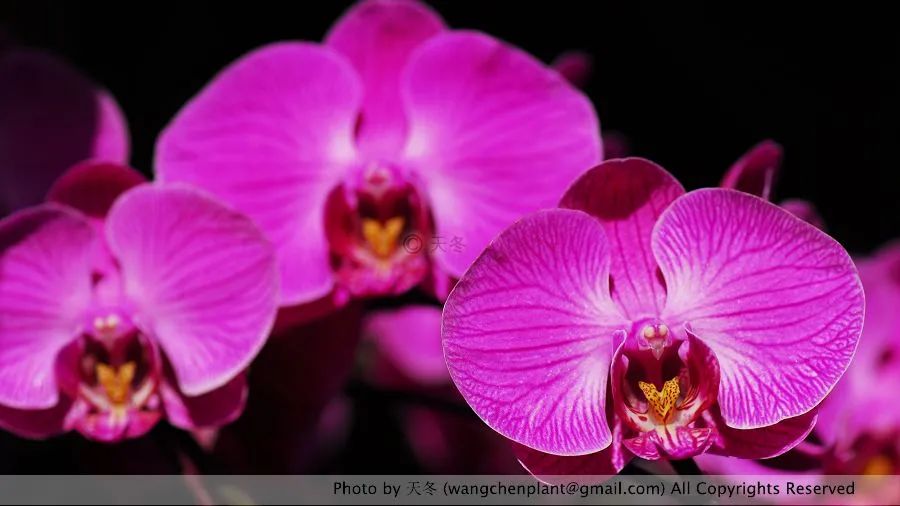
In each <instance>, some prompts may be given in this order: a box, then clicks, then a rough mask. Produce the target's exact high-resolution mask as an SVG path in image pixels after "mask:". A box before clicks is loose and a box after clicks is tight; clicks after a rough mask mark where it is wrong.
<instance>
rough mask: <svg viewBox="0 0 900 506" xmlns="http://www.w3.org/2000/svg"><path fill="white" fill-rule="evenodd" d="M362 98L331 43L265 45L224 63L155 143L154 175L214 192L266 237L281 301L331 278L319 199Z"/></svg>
mask: <svg viewBox="0 0 900 506" xmlns="http://www.w3.org/2000/svg"><path fill="white" fill-rule="evenodd" d="M361 101H362V90H361V87H360V83H359V78H358V77H357V76H356V73H355V72H354V70H353V68H351V66H350V64H348V63H347V62H346V61H345V59H344V58H343V57H341V56H340V55H339V54H337V53H336V52H335V51H334V50H333V49H330V48H326V47H321V46H319V45H316V44H307V43H279V44H272V45H269V46H266V47H263V48H261V49H258V50H256V51H254V52H252V53H250V54H248V55H247V56H244V57H243V58H241V59H240V60H238V61H237V62H235V63H233V64H232V65H231V66H229V67H228V68H226V69H225V70H223V71H222V72H221V73H220V74H219V75H218V76H217V77H216V78H215V79H214V80H213V81H212V83H210V84H209V85H208V86H207V87H206V88H205V89H204V90H203V91H201V92H200V94H199V95H198V96H197V97H195V98H194V99H193V100H191V102H189V103H188V105H187V106H185V108H184V109H182V111H181V112H180V113H179V114H178V116H176V118H175V119H174V120H173V121H172V123H171V124H170V125H169V126H168V127H167V128H166V130H165V131H164V132H163V134H162V135H161V137H160V139H159V141H158V143H157V147H156V167H157V175H158V177H159V179H160V180H161V181H163V182H172V181H181V182H186V183H191V184H193V185H196V186H199V187H201V188H203V189H205V190H207V191H209V192H211V193H213V194H214V195H216V196H217V197H219V198H221V199H222V200H223V201H224V202H225V203H227V204H229V205H231V206H234V207H236V208H237V209H238V210H239V211H241V212H243V213H245V214H247V215H248V216H250V218H252V219H253V220H254V221H255V222H256V224H257V225H259V227H260V228H262V230H263V232H265V234H266V236H267V237H268V238H269V239H270V240H271V241H272V242H273V243H274V244H275V246H276V248H277V249H278V258H279V267H280V269H281V278H282V286H281V293H282V295H281V297H282V300H281V303H282V305H291V304H297V303H301V302H308V301H311V300H313V299H316V298H319V297H322V296H324V295H325V294H327V293H328V292H329V291H330V290H331V288H332V286H333V276H332V272H331V267H330V265H329V259H328V244H327V242H326V240H325V229H324V220H325V218H324V208H325V200H326V197H327V196H328V193H329V191H331V189H332V188H333V187H334V186H336V185H337V184H338V182H339V181H341V178H342V177H343V176H344V175H345V174H346V171H347V170H348V168H349V166H350V164H351V163H352V162H353V161H354V160H355V158H356V148H355V145H354V138H353V135H354V133H353V129H354V125H355V122H356V118H357V114H358V112H359V107H360V104H361Z"/></svg>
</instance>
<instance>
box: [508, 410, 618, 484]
mask: <svg viewBox="0 0 900 506" xmlns="http://www.w3.org/2000/svg"><path fill="white" fill-rule="evenodd" d="M612 434H613V441H612V443H611V444H610V445H609V446H608V447H607V448H606V449H605V450H601V451H599V452H597V453H590V454H587V455H578V456H559V455H551V454H549V453H543V452H539V451H537V450H533V449H531V448H529V447H527V446H523V445H520V444H515V443H513V452H515V454H516V457H517V458H518V459H519V463H520V464H522V467H524V468H525V470H526V471H528V472H529V473H530V474H531V475H533V476H535V477H537V478H538V479H540V480H542V481H544V482H547V481H550V480H552V478H551V477H553V476H557V477H563V476H614V475H617V474H619V472H620V471H621V470H622V469H624V468H625V465H626V464H627V463H628V462H629V461H630V460H631V459H632V455H631V453H630V452H629V451H627V450H626V449H625V447H623V446H622V430H621V425H620V424H619V423H615V424H614V426H613V432H612Z"/></svg>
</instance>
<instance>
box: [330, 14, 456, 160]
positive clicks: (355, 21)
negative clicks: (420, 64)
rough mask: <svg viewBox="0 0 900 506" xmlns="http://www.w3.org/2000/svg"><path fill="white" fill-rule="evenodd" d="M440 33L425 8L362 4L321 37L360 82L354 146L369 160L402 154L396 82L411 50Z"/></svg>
mask: <svg viewBox="0 0 900 506" xmlns="http://www.w3.org/2000/svg"><path fill="white" fill-rule="evenodd" d="M444 29H445V27H444V22H443V21H442V20H441V18H440V16H438V14H437V13H435V12H434V11H432V10H431V9H430V8H428V6H426V5H425V4H422V3H419V2H415V1H405V0H400V1H398V0H368V1H363V2H359V3H358V4H356V5H354V6H353V7H351V8H350V10H348V11H347V13H346V14H344V15H343V17H341V19H339V20H338V21H337V22H336V23H335V25H334V26H333V27H332V28H331V31H330V32H328V36H327V37H325V44H326V45H328V46H330V47H332V48H334V49H336V50H337V51H338V52H340V53H341V54H343V55H344V56H345V57H346V58H347V59H348V60H349V61H350V63H351V64H352V65H353V68H355V69H356V72H357V73H358V74H359V76H360V78H361V79H362V83H363V86H364V87H365V96H364V100H363V104H362V118H361V121H360V124H359V127H358V130H357V136H358V137H357V142H358V143H359V146H360V149H361V150H362V151H363V152H365V153H366V154H367V155H369V156H370V157H378V156H392V155H395V154H397V153H399V152H400V151H401V150H402V149H403V143H404V142H405V141H406V134H407V124H406V115H405V114H404V111H403V105H402V102H401V98H400V76H401V74H402V73H403V69H404V68H406V64H407V62H408V61H409V57H410V55H411V54H412V52H413V50H415V49H416V48H417V47H419V46H420V45H421V44H422V43H423V42H425V41H426V40H427V39H429V38H430V37H432V36H434V35H436V34H438V33H440V32H442V31H443V30H444Z"/></svg>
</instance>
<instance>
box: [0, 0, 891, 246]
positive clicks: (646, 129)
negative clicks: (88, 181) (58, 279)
mask: <svg viewBox="0 0 900 506" xmlns="http://www.w3.org/2000/svg"><path fill="white" fill-rule="evenodd" d="M349 4H350V2H340V1H329V2H264V1H253V2H200V1H192V2H179V3H174V2H152V3H151V2H143V3H132V2H115V3H113V2H44V1H29V2H11V3H10V2H3V5H2V6H0V13H2V14H0V16H2V17H0V26H4V25H5V26H6V29H7V31H8V32H9V33H10V35H11V36H12V37H13V38H14V39H17V40H18V41H20V42H22V43H25V44H28V45H33V46H38V47H44V48H48V49H52V50H54V51H56V52H58V53H60V54H62V55H64V56H65V57H67V58H68V59H70V60H71V61H72V62H73V63H75V64H76V65H77V66H78V67H80V68H82V69H83V70H84V71H86V72H87V73H88V74H89V75H91V76H92V77H93V78H94V79H96V80H97V81H99V82H101V83H102V84H104V85H105V86H107V87H108V88H109V89H110V90H111V91H112V92H113V94H114V95H115V96H116V98H117V99H118V100H119V102H120V103H121V105H122V107H123V109H124V110H125V113H126V115H127V116H128V119H129V122H130V126H131V133H132V137H133V159H132V161H133V163H134V165H136V166H137V167H138V168H139V169H141V170H143V171H145V172H149V171H150V170H151V163H152V152H153V143H154V140H155V138H156V135H157V133H158V132H159V131H160V129H161V128H162V127H163V126H164V125H165V124H166V123H167V122H168V120H169V119H170V118H171V117H172V116H173V115H174V114H175V112H176V111H177V110H178V109H179V107H180V106H181V105H182V104H183V103H184V101H185V100H187V99H188V98H190V97H191V96H192V95H193V94H194V93H196V92H197V91H198V90H199V89H200V88H201V87H202V86H203V85H204V84H205V83H206V82H207V81H208V80H209V79H210V78H211V77H212V76H213V74H214V73H215V72H216V71H218V70H219V69H221V68H222V67H223V66H224V65H226V64H228V63H229V62H231V61H232V60H234V59H235V58H237V57H238V56H240V55H242V54H243V53H245V52H247V51H249V50H250V49H253V48H255V47H257V46H259V45H262V44H265V43H267V42H272V41H276V40H284V39H305V40H321V38H322V36H323V35H324V34H325V32H326V30H327V29H328V27H329V26H330V25H331V23H332V22H333V21H334V20H335V19H336V18H337V17H338V16H339V15H340V14H341V13H342V12H343V11H344V9H345V8H346V7H347V6H348V5H349ZM678 4H679V5H677V6H675V5H665V4H659V5H657V4H641V5H634V4H633V3H632V2H624V1H622V2H565V1H559V0H555V1H553V2H501V1H492V2H475V1H440V2H432V5H433V6H434V7H435V8H436V9H437V10H438V11H439V12H440V13H441V14H442V15H443V16H444V18H445V19H446V21H447V23H448V24H449V25H450V26H451V27H458V28H473V29H478V30H482V31H486V32H488V33H491V34H493V35H496V36H498V37H500V38H502V39H505V40H506V41H508V42H511V43H513V44H515V45H517V46H520V47H522V48H524V49H526V50H528V51H529V52H531V53H533V54H535V55H536V56H538V57H540V58H541V59H543V60H545V61H550V60H552V59H553V58H554V57H556V56H557V55H558V54H560V53H562V52H564V51H566V50H570V49H580V50H584V51H586V52H588V53H589V54H591V55H592V56H593V57H594V59H595V71H594V75H593V77H592V79H591V81H590V82H589V83H588V85H587V90H586V91H587V93H588V95H589V96H590V97H591V99H593V101H594V103H595V104H596V106H597V108H598V110H599V115H600V120H601V123H602V125H603V127H604V128H605V129H613V130H617V131H621V132H623V133H625V134H626V135H627V136H628V138H629V139H630V140H631V144H632V150H633V152H634V154H637V155H641V156H645V157H648V158H650V159H652V160H654V161H656V162H658V163H660V164H661V165H663V166H664V167H666V168H667V169H669V170H670V171H671V172H672V173H674V174H675V175H676V176H677V177H678V178H679V179H680V180H681V181H682V182H683V183H684V184H685V186H686V187H687V188H695V187H701V186H711V185H714V184H716V183H717V182H718V180H719V178H720V176H721V174H722V172H723V171H724V170H725V169H726V168H727V167H728V166H729V165H730V164H731V162H733V161H734V160H735V159H736V158H737V157H738V156H739V155H741V154H742V153H743V152H744V151H745V150H746V149H748V148H749V147H750V146H752V145H753V144H755V143H756V142H757V141H759V140H762V139H764V138H773V139H775V140H776V141H778V142H780V143H781V144H783V145H784V147H785V149H786V158H785V165H784V168H785V170H784V173H783V177H782V180H781V183H782V184H781V185H780V186H779V190H778V197H779V198H788V197H799V198H806V199H809V200H812V201H813V202H814V203H815V204H816V205H817V206H818V207H819V208H820V211H821V213H822V214H823V216H824V218H825V220H826V223H827V225H828V229H829V231H830V232H831V233H832V234H833V235H834V236H835V237H836V238H838V239H839V240H840V241H842V242H843V243H844V244H845V245H846V246H847V248H848V249H850V250H851V251H853V252H858V253H867V252H869V251H871V250H872V249H873V248H875V247H877V246H878V245H880V244H881V243H883V242H885V241H886V240H889V239H891V238H893V237H894V236H896V235H897V234H898V231H900V220H898V217H900V203H898V200H900V199H898V191H897V180H898V178H897V176H896V174H897V172H898V170H900V164H898V163H897V157H896V152H897V150H896V147H895V144H896V142H897V141H898V140H900V126H898V121H897V120H898V118H900V79H898V75H900V72H898V70H900V57H898V52H900V49H898V48H900V44H898V42H900V41H898V36H897V29H896V27H895V26H891V24H890V20H891V19H892V18H894V16H893V15H892V13H891V12H890V11H889V10H888V9H887V8H885V9H883V10H878V9H875V8H871V7H869V8H867V7H866V6H865V4H859V3H857V2H854V3H852V6H853V7H852V8H848V7H843V8H837V7H830V6H829V7H825V6H824V5H822V4H819V5H817V7H816V9H815V10H812V9H809V10H796V11H790V10H786V9H787V7H786V6H783V5H782V6H776V5H771V6H765V5H760V4H758V3H753V4H749V3H748V4H745V5H740V6H728V7H721V8H715V9H713V8H710V7H698V6H693V7H690V6H687V7H686V6H684V5H682V2H678Z"/></svg>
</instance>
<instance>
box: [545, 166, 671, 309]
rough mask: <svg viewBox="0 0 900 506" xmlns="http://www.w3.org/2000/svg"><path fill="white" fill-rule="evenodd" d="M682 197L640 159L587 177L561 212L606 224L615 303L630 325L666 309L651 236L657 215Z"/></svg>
mask: <svg viewBox="0 0 900 506" xmlns="http://www.w3.org/2000/svg"><path fill="white" fill-rule="evenodd" d="M683 194H684V189H683V188H682V187H681V184H679V183H678V181H677V180H676V179H675V178H674V177H672V175H671V174H669V173H668V172H666V171H665V170H663V169H662V167H660V166H658V165H656V164H655V163H653V162H650V161H648V160H644V159H642V158H626V159H622V160H610V161H606V162H603V163H601V164H600V165H598V166H597V167H594V168H593V169H591V170H589V171H587V172H586V173H584V175H582V176H581V177H580V178H578V180H576V181H575V183H573V184H572V186H570V187H569V189H568V191H566V194H565V195H564V196H563V198H562V200H561V202H560V207H565V208H569V209H578V210H581V211H584V212H586V213H588V214H590V215H592V216H594V217H595V218H597V219H598V220H600V222H601V223H602V224H603V228H604V230H606V236H607V237H608V238H609V243H610V257H611V265H610V277H611V278H612V281H611V284H612V293H613V298H614V299H615V300H616V302H617V303H618V304H619V306H620V307H621V308H622V311H623V313H625V315H626V316H628V317H629V318H630V319H632V320H637V319H639V318H642V317H655V316H657V315H659V314H660V312H661V310H662V307H663V304H664V303H665V296H666V288H665V285H664V284H663V283H662V281H661V280H660V277H659V273H658V268H657V266H656V261H655V259H654V258H653V252H652V251H650V233H651V232H652V231H653V226H654V225H655V224H656V220H657V219H658V218H659V215H660V214H662V212H663V211H664V210H665V209H666V207H668V205H669V204H671V203H672V202H673V201H674V200H675V199H677V198H678V197H680V196H681V195H683Z"/></svg>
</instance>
